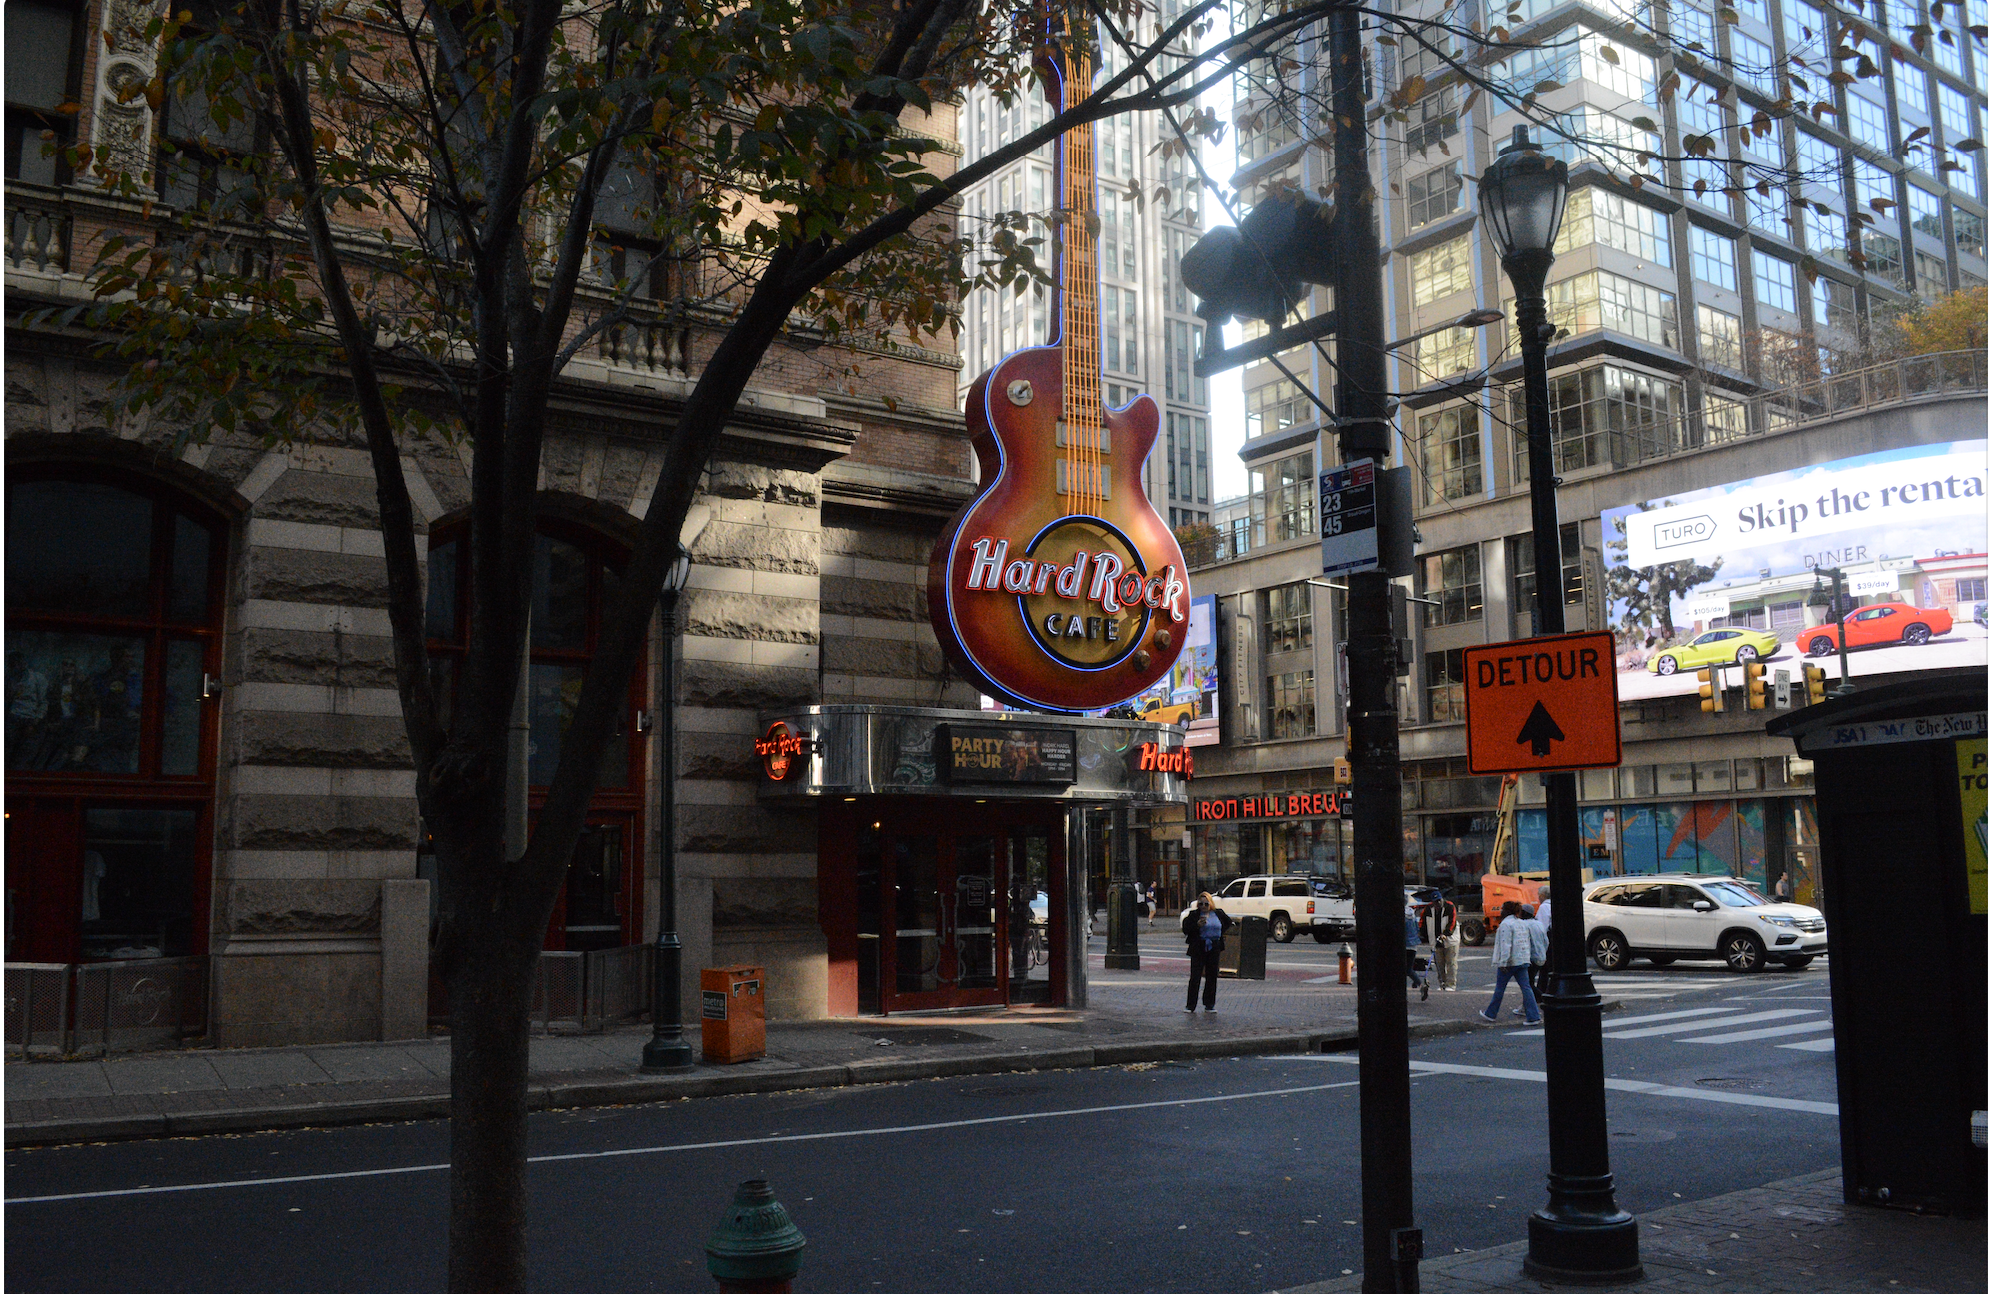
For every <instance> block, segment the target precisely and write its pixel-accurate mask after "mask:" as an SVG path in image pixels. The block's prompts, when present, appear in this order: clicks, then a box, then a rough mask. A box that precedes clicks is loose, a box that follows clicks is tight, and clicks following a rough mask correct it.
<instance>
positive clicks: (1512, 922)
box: [1478, 899, 1540, 1024]
mask: <svg viewBox="0 0 1989 1294" xmlns="http://www.w3.org/2000/svg"><path fill="white" fill-rule="evenodd" d="M1533 952H1534V943H1533V932H1532V931H1531V930H1530V929H1529V928H1528V925H1527V922H1526V920H1525V918H1523V917H1521V916H1520V914H1519V904H1517V903H1515V902H1513V901H1511V900H1510V899H1509V900H1507V901H1506V903H1505V905H1504V906H1503V907H1501V908H1500V909H1499V929H1498V933H1497V934H1496V935H1495V936H1493V939H1492V965H1493V966H1495V967H1496V968H1497V969H1498V972H1499V982H1498V987H1497V988H1495V989H1493V990H1492V1001H1491V1005H1489V1006H1487V1007H1486V1008H1485V1009H1484V1010H1483V1011H1480V1012H1479V1013H1478V1016H1479V1018H1480V1019H1483V1020H1489V1021H1490V1022H1491V1023H1493V1024H1497V1023H1498V1022H1499V1006H1500V1005H1501V1004H1502V1003H1503V1002H1504V1001H1505V998H1506V984H1507V983H1508V982H1517V983H1518V984H1519V1000H1520V1002H1521V1003H1522V1004H1523V1005H1524V1006H1525V1007H1526V1022H1527V1023H1528V1024H1539V1023H1540V1004H1539V1003H1538V1002H1536V1001H1534V998H1533V984H1532V981H1531V978H1530V976H1531V973H1532V969H1533Z"/></svg>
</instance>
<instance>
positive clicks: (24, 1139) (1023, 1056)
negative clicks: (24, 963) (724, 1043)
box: [6, 1020, 1489, 1150]
mask: <svg viewBox="0 0 1989 1294" xmlns="http://www.w3.org/2000/svg"><path fill="white" fill-rule="evenodd" d="M1487 1027H1489V1026H1487V1025H1485V1024H1484V1023H1483V1022H1482V1021H1476V1022H1474V1021H1470V1020H1436V1021H1428V1022H1424V1023H1419V1024H1412V1025H1410V1026H1409V1035H1410V1037H1412V1038H1447V1037H1451V1036H1454V1035H1456V1034H1460V1033H1472V1032H1475V1031H1476V1030H1479V1029H1483V1028H1487ZM1359 1045H1360V1035H1359V1034H1358V1032H1357V1031H1355V1030H1353V1029H1328V1030H1308V1031H1302V1032H1277V1033H1258V1034H1240V1035H1237V1036H1234V1037H1227V1038H1183V1039H1168V1038H1151V1039H1143V1040H1138V1041H1130V1042H1101V1043H1096V1044H1093V1045H1092V1046H1089V1047H1058V1048H1054V1049H1050V1050H1046V1051H1008V1052H984V1053H980V1054H977V1055H966V1056H959V1055H955V1056H934V1057H932V1058H930V1059H923V1060H900V1059H897V1058H896V1057H893V1058H892V1059H890V1060H858V1061H851V1062H849V1063H848V1064H842V1065H808V1066H795V1067H793V1068H780V1069H757V1068H747V1067H737V1068H729V1069H725V1070H718V1071H710V1070H703V1069H699V1070H693V1071H691V1072H689V1073H685V1074H630V1075H628V1076H626V1077H599V1078H594V1077H587V1078H582V1077H577V1076H576V1077H575V1078H573V1079H571V1080H567V1081H559V1080H553V1081H546V1082H537V1083H533V1084H532V1085H530V1086H529V1087H528V1088H526V1091H525V1108H526V1109H528V1110H531V1111H535V1112H536V1111H542V1110H581V1109H589V1108H594V1107H599V1106H610V1105H646V1104H649V1103H652V1102H657V1101H673V1100H688V1099H691V1098H694V1097H707V1096H744V1095H752V1094H758V1093H765V1092H795V1091H805V1090H808V1089H812V1088H825V1087H860V1086H869V1085H872V1084H881V1083H909V1082H917V1081H919V1080H922V1079H932V1078H955V1077H959V1076H961V1075H966V1074H1009V1073H1024V1072H1028V1071H1031V1070H1048V1069H1095V1068H1101V1067H1106V1066H1111V1065H1137V1064H1145V1063H1149V1062H1153V1061H1162V1060H1207V1059H1213V1058H1218V1057H1223V1056H1281V1055H1303V1054H1308V1053H1309V1054H1319V1053H1324V1052H1344V1051H1352V1050H1354V1049H1355V1048H1356V1047H1358V1046H1359ZM447 1117H449V1097H448V1094H447V1093H437V1094H434V1095H423V1096H394V1097H374V1098H370V1099H366V1100H353V1101H328V1102H325V1103H323V1104H314V1105H272V1106H262V1107H259V1108H255V1109H235V1110H189V1111H184V1112H170V1111H169V1112H165V1113H159V1114H121V1115H112V1116H108V1117H105V1118H96V1119H50V1120H46V1121H44V1122H40V1123H20V1124H8V1125H7V1128H6V1148H7V1149H9V1150H13V1149H19V1148H26V1147H30V1146H62V1145H75V1144H78V1143H82V1142H91V1141H134V1140H150V1139H156V1138H160V1137H194V1136H205V1135H211V1134H214V1133H224V1132H230V1133H239V1132H275V1131H280V1130H285V1129H295V1128H330V1127H338V1126H341V1125H346V1124H354V1123H386V1122H397V1121H400V1120H407V1119H445V1118H447Z"/></svg>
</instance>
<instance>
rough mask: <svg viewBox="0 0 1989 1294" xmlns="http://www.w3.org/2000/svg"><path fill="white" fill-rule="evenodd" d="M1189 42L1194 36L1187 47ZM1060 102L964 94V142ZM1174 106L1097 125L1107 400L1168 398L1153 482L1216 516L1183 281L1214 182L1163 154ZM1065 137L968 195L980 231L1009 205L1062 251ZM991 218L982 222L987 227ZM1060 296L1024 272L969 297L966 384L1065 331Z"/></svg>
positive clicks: (1029, 120)
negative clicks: (1058, 240) (1059, 218)
mask: <svg viewBox="0 0 1989 1294" xmlns="http://www.w3.org/2000/svg"><path fill="white" fill-rule="evenodd" d="M1181 9H1182V5H1181V4H1180V0H1167V2H1166V3H1165V4H1164V5H1163V6H1162V8H1161V11H1160V12H1159V13H1158V14H1154V13H1148V14H1146V15H1144V16H1143V17H1142V19H1141V21H1140V23H1139V24H1138V26H1137V27H1136V28H1135V31H1134V33H1132V38H1133V39H1135V40H1136V41H1139V42H1143V43H1150V42H1152V41H1154V40H1157V39H1158V38H1159V35H1160V32H1161V30H1162V28H1163V24H1170V23H1172V22H1173V21H1174V20H1175V19H1176V18H1178V17H1179V16H1180V13H1181ZM1189 48H1190V46H1188V45H1187V44H1185V43H1184V44H1183V45H1182V46H1181V47H1180V52H1182V53H1185V52H1186V51H1187V50H1188V49H1189ZM1124 65H1125V56H1124V54H1123V52H1122V51H1119V50H1117V49H1115V48H1114V47H1113V45H1112V43H1111V42H1110V41H1109V39H1108V40H1107V42H1106V43H1105V45H1104V47H1103V48H1102V49H1101V50H1100V51H1099V53H1098V55H1097V80H1098V81H1099V82H1100V83H1102V82H1103V81H1105V80H1106V79H1107V78H1109V77H1110V76H1112V75H1113V74H1114V72H1115V70H1117V69H1119V68H1122V67H1124ZM1049 117H1050V106H1049V104H1048V103H1047V102H1046V101H1045V100H1044V98H1043V96H1042V94H1041V93H1040V91H1032V92H1031V93H1029V94H1026V95H1024V96H1020V97H1018V98H1017V99H1015V100H1014V101H1013V102H1011V103H1008V104H1003V103H1002V102H1000V101H999V100H998V99H996V98H995V96H994V95H992V94H990V93H989V92H988V91H987V90H985V89H975V90H973V91H971V92H970V93H969V94H968V95H967V98H966V102H965V103H964V104H963V105H962V107H961V117H960V123H961V126H960V129H961V144H962V147H963V148H964V150H965V152H966V159H967V161H968V163H969V164H971V163H973V162H975V161H977V160H978V159H980V158H981V157H984V156H986V155H987V154H988V153H990V152H993V151H994V150H996V149H998V148H1001V147H1003V146H1005V145H1007V144H1008V143H1010V142H1011V141H1013V140H1015V139H1018V138H1020V137H1021V136H1022V135H1024V134H1026V133H1028V132H1029V131H1030V130H1033V129H1035V128H1036V127H1038V126H1041V125H1042V124H1043V123H1044V122H1045V121H1047V120H1048V119H1049ZM1174 137H1175V136H1174V130H1173V127H1172V126H1171V125H1170V124H1169V123H1168V121H1167V120H1166V119H1165V117H1163V116H1162V115H1161V114H1157V113H1137V114H1127V115H1122V116H1117V117H1113V118H1110V119H1108V120H1105V121H1101V122H1099V123H1097V125H1096V126H1095V127H1094V146H1093V157H1094V160H1095V164H1096V168H1097V173H1098V194H1097V210H1098V221H1099V227H1098V237H1097V251H1098V272H1099V290H1098V314H1099V343H1100V347H1101V355H1100V358H1099V367H1100V378H1101V379H1102V381H1103V384H1104V396H1105V400H1106V402H1107V403H1108V404H1111V405H1123V404H1125V403H1127V402H1129V401H1130V400H1132V399H1133V397H1134V396H1136V395H1140V394H1142V393H1144V394H1147V395H1150V396H1152V397H1153V399H1154V401H1155V402H1156V403H1158V404H1159V405H1160V407H1161V410H1162V413H1161V428H1160V437H1159V440H1158V442H1157V443H1156V444H1155V446H1154V452H1153V455H1152V456H1151V457H1150V458H1149V459H1148V460H1147V466H1146V480H1145V485H1146V493H1147V497H1148V498H1149V499H1151V500H1152V501H1153V504H1154V506H1155V507H1156V508H1158V509H1160V511H1161V515H1163V516H1165V517H1166V518H1167V520H1168V523H1169V524H1170V525H1172V526H1175V527H1177V528H1178V527H1182V526H1187V525H1191V524H1195V523H1206V522H1207V521H1208V519H1209V507H1210V499H1211V497H1212V495H1211V493H1210V489H1211V484H1210V479H1209V472H1210V465H1209V391H1208V382H1207V381H1206V380H1204V379H1202V378H1198V377H1196V376H1195V375H1194V373H1193V371H1192V369H1193V363H1194V357H1195V355H1196V354H1197V353H1198V352H1199V351H1200V350H1201V345H1202V327H1203V325H1202V321H1201V320H1199V319H1197V318H1196V317H1195V315H1194V313H1193V306H1194V301H1193V298H1192V297H1190V295H1189V293H1188V290H1187V288H1185V287H1184V286H1182V284H1181V281H1180V275H1179V272H1178V268H1179V265H1180V260H1181V255H1182V253H1183V252H1185V251H1187V250H1188V248H1189V247H1190V246H1192V245H1193V244H1194V241H1195V238H1196V237H1197V236H1198V234H1199V233H1200V231H1201V228H1202V224H1201V194H1200V191H1199V188H1198V186H1197V183H1196V177H1195V171H1194V167H1193V165H1192V164H1191V163H1190V162H1189V161H1188V159H1186V158H1184V157H1182V156H1181V155H1180V154H1179V153H1178V152H1177V153H1174V154H1172V155H1170V156H1167V157H1162V155H1161V153H1160V151H1159V150H1160V146H1161V145H1162V143H1163V142H1164V141H1165V140H1168V139H1171V138H1174ZM1055 167H1056V157H1055V150H1054V148H1052V147H1050V146H1047V145H1046V146H1045V147H1043V148H1041V149H1038V150H1037V151H1036V152H1034V153H1032V154H1030V155H1029V156H1028V157H1026V158H1024V159H1023V160H1021V161H1018V162H1016V163H1014V164H1013V165H1011V166H1009V167H1007V168H1006V169H1004V170H1003V171H1001V172H1000V173H999V174H997V175H994V176H991V177H989V178H988V179H986V180H983V181H982V182H981V183H979V184H977V185H975V186H974V187H973V188H970V189H968V190H967V192H966V193H965V194H964V195H962V200H961V212H962V217H963V220H964V222H965V224H966V226H967V229H968V231H969V233H970V235H973V236H977V237H978V238H980V239H982V240H985V239H986V237H987V236H988V234H989V233H990V232H991V231H992V230H993V228H994V224H993V222H994V220H995V218H996V217H997V216H999V215H1000V214H1001V213H1004V212H1019V213H1024V214H1025V215H1026V216H1028V217H1030V218H1031V219H1030V222H1029V225H1028V232H1027V233H1024V234H1019V235H1018V236H1020V237H1041V238H1042V239H1043V244H1042V250H1041V255H1042V258H1043V262H1044V264H1045V267H1046V268H1047V267H1048V264H1049V249H1050V248H1051V247H1052V246H1053V241H1054V240H1053V234H1052V231H1051V227H1050V225H1049V224H1048V223H1046V221H1045V219H1043V218H1047V217H1049V216H1050V215H1051V214H1052V213H1053V212H1054V211H1055V210H1056V208H1057V206H1058V195H1057V183H1056V172H1055ZM977 231H978V232H977ZM1052 308H1053V307H1052V298H1051V295H1050V293H1049V292H1048V291H1046V290H1045V289H1044V288H1043V287H1041V286H1040V285H1033V284H1028V283H1024V282H1018V283H1017V284H1015V285H1014V286H1013V287H1011V288H1008V289H1004V290H989V289H985V288H982V289H976V290H975V291H973V292H972V293H970V294H969V295H968V297H967V299H966V301H965V303H964V306H963V312H964V330H963V332H962V334H961V338H960V347H961V354H962V356H963V357H964V361H965V362H964V365H963V367H962V369H961V374H960V377H961V385H960V390H961V394H962V395H963V396H964V395H965V393H966V390H967V387H968V386H969V385H971V384H972V382H973V381H974V379H975V378H977V377H979V376H980V375H981V374H982V373H984V372H986V371H987V370H988V369H989V368H991V367H993V366H994V364H995V363H996V362H997V361H999V360H1000V359H1001V358H1002V357H1003V356H1005V355H1007V354H1009V353H1011V352H1013V351H1016V350H1019V349H1021V348H1022V347H1025V346H1035V345H1041V344H1042V343H1043V342H1044V341H1046V340H1047V339H1048V338H1049V337H1050V335H1051V333H1052V332H1054V331H1055V328H1054V323H1053V321H1052V320H1051V318H1050V310H1051V309H1052Z"/></svg>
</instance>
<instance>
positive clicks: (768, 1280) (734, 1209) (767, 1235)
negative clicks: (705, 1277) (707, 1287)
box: [704, 1177, 808, 1294]
mask: <svg viewBox="0 0 1989 1294" xmlns="http://www.w3.org/2000/svg"><path fill="white" fill-rule="evenodd" d="M807 1244H808V1238H807V1237H806V1236H804V1235H802V1234H801V1228H800V1227H797V1226H795V1225H794V1219H793V1218H790V1217H788V1216H787V1210H786V1209H785V1208H784V1207H782V1205H781V1202H780V1201H779V1200H776V1199H775V1198H774V1194H773V1190H772V1188H770V1187H769V1186H768V1185H767V1184H766V1182H765V1181H763V1180H761V1179H760V1178H757V1177H756V1178H754V1179H753V1180H752V1181H750V1182H741V1183H739V1189H738V1190H737V1191H736V1192H735V1193H734V1194H733V1196H732V1204H731V1207H729V1208H727V1209H726V1210H725V1216H724V1217H723V1218H721V1219H720V1220H719V1223H718V1226H717V1228H716V1229H715V1230H713V1231H712V1233H711V1239H709V1240H707V1241H705V1246H704V1265H705V1267H706V1268H707V1269H709V1270H710V1272H711V1274H712V1275H713V1276H714V1277H716V1278H717V1280H718V1294H787V1291H789V1290H791V1289H792V1288H793V1287H794V1277H795V1273H797V1272H799V1271H800V1270H801V1251H802V1249H804V1248H806V1247H807Z"/></svg>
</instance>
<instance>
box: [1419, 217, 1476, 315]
mask: <svg viewBox="0 0 1989 1294" xmlns="http://www.w3.org/2000/svg"><path fill="white" fill-rule="evenodd" d="M1470 290H1471V236H1470V235H1469V234H1466V235H1465V236H1464V237H1462V238H1453V239H1451V240H1450V241H1449V242H1447V243H1439V244H1438V245H1437V246H1435V247H1432V248H1430V249H1428V250H1427V251H1421V252H1414V253H1411V254H1410V256H1409V294H1410V296H1411V297H1412V298H1413V299H1414V301H1415V303H1416V304H1417V305H1419V306H1426V305H1429V304H1430V303H1431V302H1433V301H1437V300H1440V299H1441V298H1443V297H1447V296H1449V295H1451V294H1452V293H1453V292H1468V291H1470Z"/></svg>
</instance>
